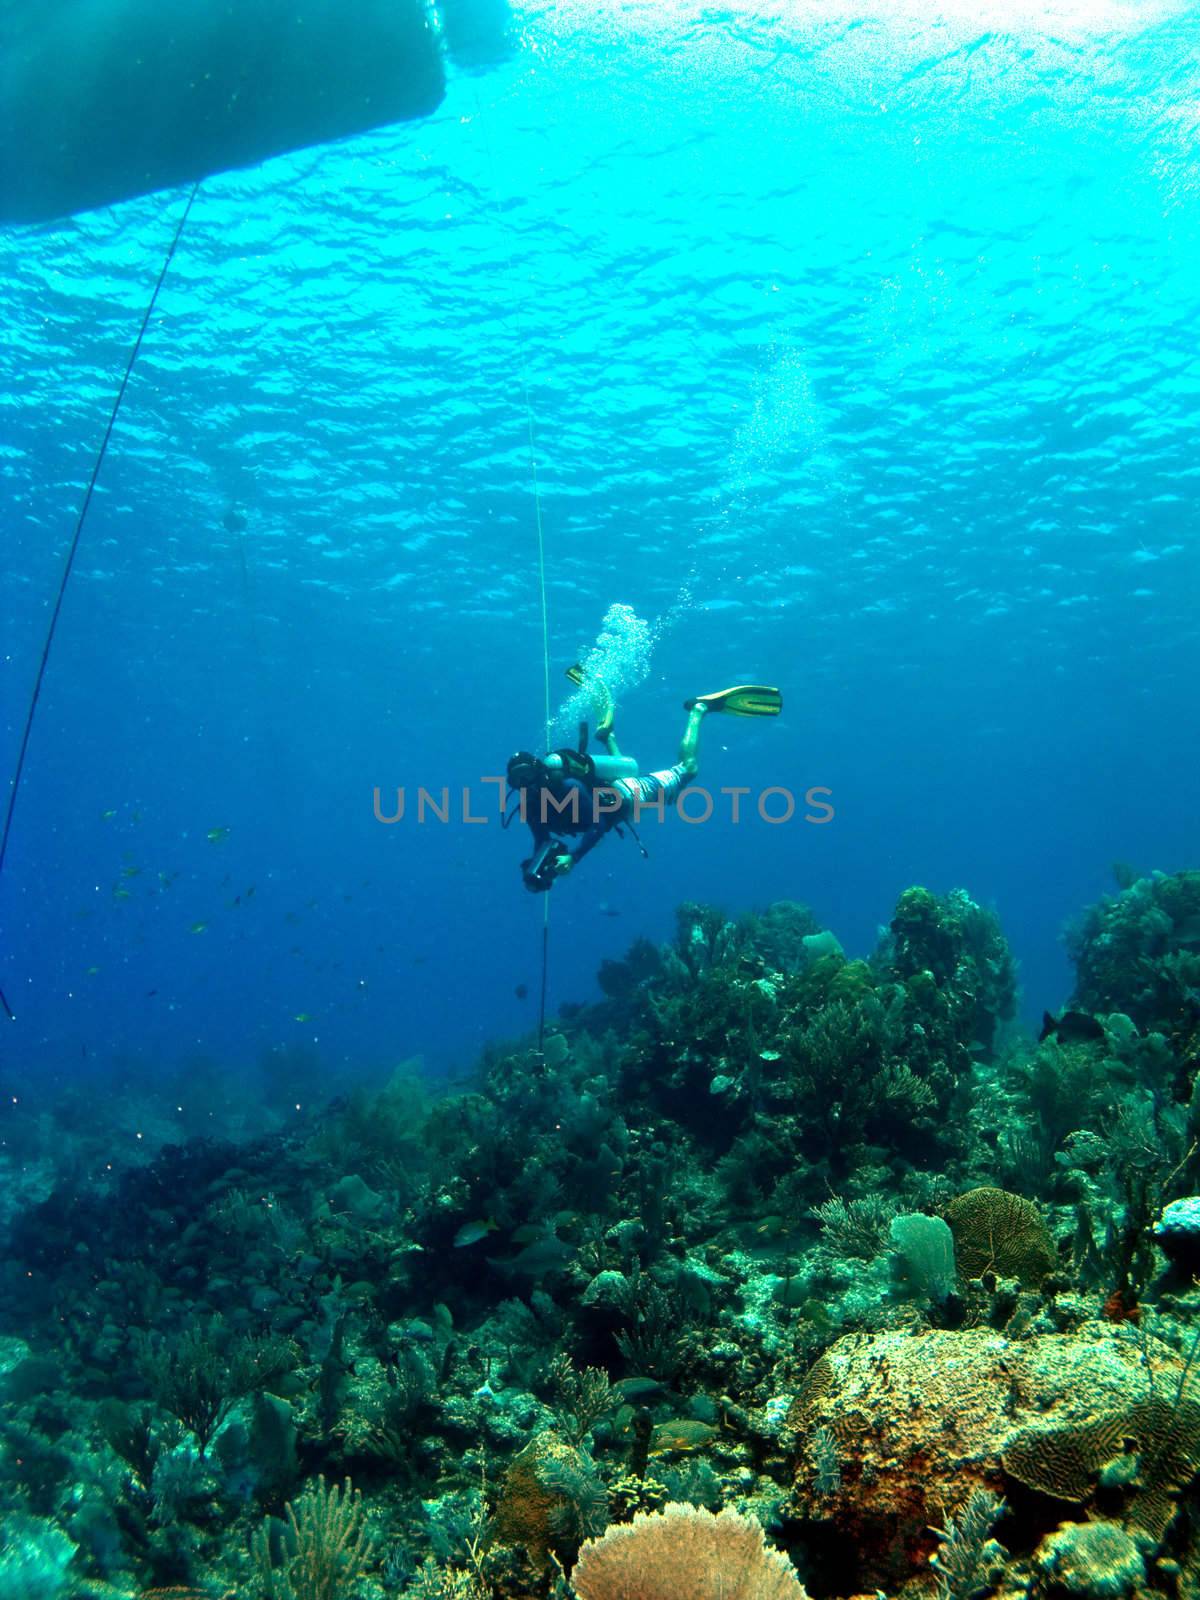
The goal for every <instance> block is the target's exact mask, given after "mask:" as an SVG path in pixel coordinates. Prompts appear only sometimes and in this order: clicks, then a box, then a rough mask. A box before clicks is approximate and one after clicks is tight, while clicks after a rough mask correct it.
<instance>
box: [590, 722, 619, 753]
mask: <svg viewBox="0 0 1200 1600" xmlns="http://www.w3.org/2000/svg"><path fill="white" fill-rule="evenodd" d="M596 737H597V739H599V741H600V743H601V744H602V745H603V746H604V748H605V749H606V750H607V751H608V753H609V755H610V756H619V755H620V754H621V752H620V750H618V748H617V736H616V734H615V733H614V732H613V730H612V723H611V722H610V723H609V725H608V726H607V728H603V727H601V728H597V729H596Z"/></svg>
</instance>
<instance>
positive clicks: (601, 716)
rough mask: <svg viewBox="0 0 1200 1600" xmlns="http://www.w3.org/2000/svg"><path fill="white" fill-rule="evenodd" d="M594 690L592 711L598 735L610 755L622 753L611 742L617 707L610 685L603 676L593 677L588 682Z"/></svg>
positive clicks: (589, 686)
mask: <svg viewBox="0 0 1200 1600" xmlns="http://www.w3.org/2000/svg"><path fill="white" fill-rule="evenodd" d="M588 688H589V689H590V690H591V691H592V711H593V714H594V715H595V718H596V737H597V739H600V740H602V741H603V743H604V748H605V749H606V750H607V751H608V753H609V755H610V756H618V755H620V753H621V752H620V751H619V750H617V749H616V748H615V747H614V746H613V745H611V744H609V742H608V741H609V740H610V739H611V738H612V726H613V716H614V714H615V709H616V708H615V707H614V705H613V697H612V694H611V692H610V690H609V687H608V685H607V684H606V683H605V681H604V679H603V678H593V679H592V680H591V682H590V683H589V684H588Z"/></svg>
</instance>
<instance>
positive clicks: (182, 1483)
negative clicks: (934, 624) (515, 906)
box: [0, 874, 1200, 1600]
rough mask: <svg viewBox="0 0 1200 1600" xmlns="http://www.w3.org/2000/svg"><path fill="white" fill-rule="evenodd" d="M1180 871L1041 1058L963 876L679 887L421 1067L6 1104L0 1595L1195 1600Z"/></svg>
mask: <svg viewBox="0 0 1200 1600" xmlns="http://www.w3.org/2000/svg"><path fill="white" fill-rule="evenodd" d="M1197 882H1200V877H1198V875H1196V874H1178V875H1176V877H1175V878H1165V877H1162V876H1161V875H1156V876H1154V877H1151V878H1149V879H1140V880H1136V881H1131V882H1130V883H1129V884H1128V885H1127V886H1126V887H1125V888H1124V889H1123V890H1122V892H1121V893H1120V894H1119V895H1118V896H1117V897H1116V898H1115V899H1113V900H1108V901H1105V902H1103V903H1102V905H1100V906H1099V907H1096V908H1093V910H1092V911H1090V912H1089V913H1087V914H1086V916H1085V917H1084V919H1083V920H1082V922H1081V924H1080V926H1079V929H1078V930H1077V931H1076V932H1075V933H1074V934H1072V936H1071V948H1072V950H1073V952H1074V954H1075V957H1076V960H1077V964H1078V974H1079V976H1078V983H1077V989H1076V993H1075V996H1074V998H1073V1000H1072V1003H1071V1008H1070V1009H1067V1010H1061V1009H1060V1010H1059V1012H1058V1013H1057V1014H1056V1015H1055V1016H1054V1017H1053V1018H1052V1019H1051V1022H1052V1024H1053V1025H1052V1026H1048V1027H1047V1028H1045V1029H1044V1030H1043V1033H1044V1037H1043V1038H1041V1039H1040V1040H1037V1041H1035V1040H1033V1039H1030V1038H1027V1037H1024V1036H1022V1035H1021V1034H1020V1032H1019V1031H1018V1030H1016V1029H1015V1027H1014V1025H1013V1022H1012V1017H1013V1011H1014V999H1015V973H1014V966H1013V962H1012V958H1011V955H1010V954H1009V951H1008V948H1007V945H1006V943H1005V941H1004V938H1003V935H1002V933H1001V931H1000V928H999V925H998V923H997V921H996V918H995V917H994V915H993V914H992V913H991V912H989V911H987V910H985V909H983V908H981V907H980V906H978V905H976V904H975V903H974V902H973V901H972V900H971V899H970V897H969V896H968V895H967V894H965V893H964V892H963V891H961V890H955V891H953V892H951V893H950V894H948V895H944V896H939V895H935V894H933V893H931V892H930V891H929V890H927V889H923V888H912V889H908V890H906V891H905V892H904V894H902V895H901V897H900V900H899V903H898V904H897V906H896V909H895V913H894V916H893V918H892V921H891V923H890V925H889V926H888V927H887V929H886V930H885V931H884V933H883V934H882V936H881V938H880V941H879V944H878V947H877V948H876V949H875V950H874V951H873V952H871V953H870V955H869V958H868V959H856V958H854V957H852V956H850V955H848V954H847V953H846V952H845V951H844V950H843V949H842V946H841V944H840V943H839V942H838V940H837V939H836V938H835V937H834V936H833V935H832V934H831V933H829V932H828V930H825V929H822V928H821V926H820V924H819V922H818V920H817V918H816V917H815V916H814V915H813V914H812V913H811V912H810V911H809V910H808V909H807V908H805V907H803V906H801V905H798V904H797V903H795V902H791V901H783V902H780V903H778V904H777V905H775V906H772V907H769V908H767V909H766V910H765V911H763V912H761V913H756V914H747V915H743V916H740V917H738V918H736V919H730V918H728V917H726V916H725V915H723V914H722V913H721V912H720V911H719V910H717V909H715V908H713V907H707V906H700V905H695V904H688V905H685V906H683V907H681V908H680V911H679V915H678V919H677V927H676V932H675V936H674V938H673V939H671V940H670V941H669V942H668V943H667V944H665V945H663V946H661V947H657V946H654V945H652V944H650V943H648V942H647V941H646V940H638V941H636V942H635V943H634V944H633V945H632V946H631V948H630V950H629V952H628V954H627V955H626V957H625V958H624V959H623V960H621V961H610V962H607V963H606V964H605V966H604V968H603V970H602V972H601V974H600V992H599V996H598V998H597V999H596V1000H595V1001H594V1002H593V1003H590V1004H584V1005H576V1006H572V1007H567V1008H564V1010H563V1011H562V1013H561V1015H560V1016H559V1017H558V1018H557V1019H556V1020H555V1021H554V1023H553V1025H552V1026H551V1027H550V1028H549V1029H548V1030H547V1032H546V1036H545V1039H544V1041H543V1045H542V1048H541V1049H540V1050H539V1049H538V1048H536V1046H535V1042H534V1041H533V1040H529V1039H526V1040H522V1041H517V1042H515V1043H512V1044H509V1045H496V1046H493V1047H491V1048H489V1049H488V1050H487V1051H486V1052H485V1053H484V1055H483V1057H482V1059H481V1061H480V1062H479V1065H478V1070H477V1071H476V1073H475V1074H474V1075H473V1077H472V1078H471V1079H470V1080H469V1081H468V1082H465V1083H462V1084H458V1085H456V1086H453V1087H445V1088H443V1089H442V1090H441V1091H440V1092H434V1090H433V1088H432V1087H431V1086H430V1085H429V1084H427V1083H426V1082H424V1081H423V1080H422V1079H421V1078H420V1076H419V1074H417V1073H416V1072H415V1071H414V1070H413V1069H412V1068H411V1067H402V1068H400V1069H398V1070H397V1071H396V1072H395V1073H394V1074H393V1076H392V1077H391V1078H390V1080H388V1081H387V1082H385V1083H383V1084H382V1085H376V1086H375V1087H374V1088H368V1087H366V1086H360V1087H358V1088H356V1089H354V1090H352V1091H351V1092H350V1093H349V1094H347V1095H346V1096H345V1097H344V1098H342V1099H341V1100H340V1101H338V1102H336V1103H334V1104H333V1105H331V1106H328V1107H325V1108H324V1109H320V1110H314V1111H313V1112H311V1113H310V1114H308V1115H307V1116H304V1117H299V1118H296V1119H294V1120H292V1121H291V1122H289V1123H288V1124H287V1125H286V1126H280V1125H278V1124H276V1125H275V1126H274V1131H272V1124H271V1119H270V1115H269V1114H266V1115H264V1131H260V1132H258V1133H256V1134H255V1135H254V1136H252V1137H250V1136H245V1137H241V1138H234V1137H233V1136H232V1133H233V1127H232V1122H231V1124H230V1126H229V1127H228V1128H226V1129H225V1130H224V1136H222V1137H211V1138H209V1137H201V1136H198V1135H197V1136H190V1137H189V1136H187V1134H186V1133H184V1135H183V1136H182V1138H180V1137H172V1138H170V1139H167V1138H165V1137H164V1138H160V1139H159V1141H158V1143H157V1144H156V1145H155V1144H153V1142H152V1141H151V1142H150V1145H149V1147H147V1146H143V1147H142V1148H140V1149H139V1151H138V1155H137V1158H136V1159H135V1160H133V1161H131V1162H130V1164H129V1165H127V1166H125V1167H121V1166H120V1165H119V1164H114V1169H113V1170H112V1171H111V1172H110V1171H106V1170H104V1167H105V1164H104V1163H101V1162H99V1161H97V1160H94V1159H93V1156H94V1152H95V1150H96V1149H98V1148H99V1146H98V1145H93V1144H92V1143H91V1142H90V1141H91V1140H92V1139H93V1138H96V1137H98V1132H97V1130H94V1129H91V1128H88V1127H87V1125H86V1122H85V1120H83V1119H81V1118H80V1116H79V1108H78V1106H77V1105H76V1104H74V1102H73V1101H72V1100H71V1097H70V1096H67V1097H66V1098H65V1099H64V1103H63V1108H62V1116H63V1118H64V1121H63V1124H62V1128H61V1129H60V1130H59V1136H58V1137H57V1138H56V1137H55V1136H54V1130H53V1128H52V1127H47V1126H46V1125H41V1126H39V1127H38V1128H34V1127H33V1126H32V1125H30V1126H25V1125H23V1124H20V1123H19V1122H18V1123H15V1124H14V1132H13V1137H12V1139H11V1141H10V1142H9V1143H7V1144H5V1145H4V1146H2V1147H0V1176H4V1177H5V1178H6V1181H7V1189H6V1201H5V1208H4V1212H3V1216H4V1219H5V1222H4V1239H3V1244H4V1249H3V1253H2V1255H0V1528H2V1530H3V1531H2V1533H0V1600H26V1597H27V1596H30V1595H34V1594H36V1595H37V1596H38V1597H39V1600H55V1597H61V1600H90V1597H91V1596H93V1595H95V1596H97V1597H99V1596H101V1595H104V1596H108V1597H109V1600H126V1597H128V1600H140V1597H141V1596H143V1595H152V1594H155V1593H157V1594H158V1595H161V1596H163V1597H166V1596H168V1595H174V1596H176V1597H177V1600H183V1597H184V1596H189V1597H194V1600H201V1597H203V1600H222V1597H224V1596H228V1595H234V1594H236V1595H238V1596H239V1597H245V1600H393V1597H394V1600H401V1597H403V1600H569V1596H570V1595H571V1593H572V1592H574V1593H575V1594H577V1595H578V1596H579V1597H580V1600H608V1597H609V1595H610V1594H617V1593H619V1594H623V1595H629V1596H633V1595H645V1596H647V1597H648V1600H657V1596H659V1595H666V1594H675V1593H684V1592H686V1593H689V1594H696V1595H703V1594H705V1593H707V1592H708V1591H707V1589H706V1588H705V1585H706V1584H711V1583H713V1582H718V1587H719V1592H721V1593H723V1594H726V1595H733V1594H744V1595H746V1596H747V1597H751V1596H755V1597H762V1596H767V1595H770V1596H783V1595H799V1594H802V1593H804V1592H807V1593H809V1594H812V1595H814V1596H817V1597H818V1600H827V1597H833V1596H845V1597H850V1596H855V1595H860V1594H863V1593H866V1592H868V1591H875V1590H881V1591H883V1592H885V1593H886V1594H887V1595H889V1596H896V1597H903V1600H934V1597H935V1596H936V1597H940V1600H981V1597H982V1596H984V1595H986V1594H988V1593H989V1592H992V1591H994V1592H995V1593H996V1594H997V1595H998V1597H999V1600H1024V1597H1031V1600H1054V1597H1063V1596H1079V1597H1083V1596H1095V1597H1096V1600H1125V1597H1129V1600H1143V1597H1147V1596H1148V1595H1149V1593H1150V1591H1151V1589H1153V1591H1154V1592H1155V1593H1156V1594H1163V1595H1166V1596H1168V1597H1171V1600H1196V1596H1197V1595H1198V1594H1200V1491H1198V1483H1197V1468H1198V1466H1200V1394H1197V1392H1196V1390H1197V1381H1198V1374H1197V1371H1196V1368H1197V1362H1196V1360H1195V1356H1196V1352H1197V1348H1198V1343H1200V1333H1198V1328H1200V1321H1198V1317H1197V1313H1198V1312H1200V1287H1198V1286H1197V1282H1196V1276H1197V1272H1198V1271H1200V1224H1198V1223H1197V1218H1196V1212H1197V1201H1196V1198H1195V1196H1196V1195H1197V1194H1200V1091H1198V1090H1197V1087H1196V1079H1197V1068H1198V1062H1200V1056H1198V1053H1197V1048H1196V1046H1197V1038H1196V1026H1195V1024H1196V1017H1195V1011H1194V1006H1195V998H1194V994H1193V990H1194V984H1193V981H1192V978H1193V974H1192V967H1191V965H1190V963H1191V962H1192V960H1193V946H1194V944H1195V939H1194V929H1193V927H1192V922H1193V919H1194V916H1195V905H1194V899H1195V895H1196V885H1197ZM278 1065H279V1064H278V1063H275V1066H274V1067H273V1068H272V1071H271V1072H270V1073H266V1074H265V1075H264V1079H263V1083H264V1094H266V1093H267V1090H268V1088H269V1087H270V1085H272V1084H274V1083H275V1077H274V1076H273V1073H274V1071H275V1068H276V1067H278ZM300 1065H301V1066H303V1070H304V1071H305V1072H306V1073H311V1072H312V1071H314V1070H315V1069H314V1068H313V1065H312V1063H301V1064H300ZM271 1092H274V1091H273V1090H272V1091H271ZM266 1104H267V1102H266V1101H264V1105H266ZM126 1114H128V1113H126ZM146 1120H147V1123H148V1124H149V1123H150V1120H151V1119H150V1118H149V1117H147V1119H146ZM46 1121H47V1118H46V1117H43V1124H45V1123H46ZM164 1126H165V1124H164ZM176 1134H178V1130H176ZM68 1146H69V1148H70V1157H69V1159H67V1158H66V1157H65V1156H63V1157H61V1158H60V1154H59V1152H60V1151H65V1150H66V1149H67V1148H68ZM80 1152H86V1153H87V1154H88V1158H89V1159H90V1160H91V1161H92V1165H93V1166H94V1167H95V1169H96V1170H98V1171H103V1177H102V1178H101V1179H100V1180H97V1181H87V1180H85V1179H83V1178H82V1177H81V1175H80V1174H81V1170H82V1169H81V1161H82V1157H81V1155H80ZM334 1486H336V1487H334ZM689 1563H690V1565H689ZM697 1567H698V1569H699V1570H698V1571H694V1570H693V1569H695V1568H697ZM802 1584H803V1589H802V1588H801V1585H802ZM739 1585H741V1586H742V1587H738V1586H739ZM614 1586H616V1587H614ZM664 1586H665V1587H664Z"/></svg>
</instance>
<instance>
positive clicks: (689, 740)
mask: <svg viewBox="0 0 1200 1600" xmlns="http://www.w3.org/2000/svg"><path fill="white" fill-rule="evenodd" d="M707 712H708V707H707V706H706V705H705V704H704V702H703V701H702V700H698V701H697V702H696V704H695V705H694V706H693V707H692V709H691V710H690V711H689V712H688V719H687V727H686V728H685V729H684V730H683V738H682V739H681V740H680V741H679V765H680V766H681V767H682V768H683V774H684V777H685V778H686V779H687V780H688V781H689V782H690V781H691V779H692V778H694V777H695V776H696V774H697V773H698V772H699V771H700V760H699V757H698V756H697V755H696V746H697V744H698V743H699V742H700V724H701V723H702V722H703V721H704V718H705V716H706V715H707Z"/></svg>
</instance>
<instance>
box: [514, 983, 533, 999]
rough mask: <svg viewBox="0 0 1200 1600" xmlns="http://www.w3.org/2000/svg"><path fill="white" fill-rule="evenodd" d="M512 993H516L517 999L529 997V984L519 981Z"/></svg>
mask: <svg viewBox="0 0 1200 1600" xmlns="http://www.w3.org/2000/svg"><path fill="white" fill-rule="evenodd" d="M513 993H514V994H515V995H516V997H517V999H518V1000H525V999H528V997H529V985H528V984H527V983H519V984H518V985H517V987H516V988H515V989H514V990H513Z"/></svg>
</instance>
